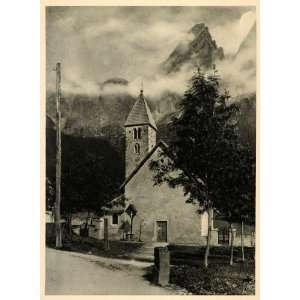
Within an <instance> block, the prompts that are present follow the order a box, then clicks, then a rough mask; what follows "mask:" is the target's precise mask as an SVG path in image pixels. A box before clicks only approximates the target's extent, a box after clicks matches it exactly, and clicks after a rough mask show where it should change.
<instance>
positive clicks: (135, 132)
mask: <svg viewBox="0 0 300 300" xmlns="http://www.w3.org/2000/svg"><path fill="white" fill-rule="evenodd" d="M141 137H142V129H141V128H133V139H134V140H140V139H141Z"/></svg>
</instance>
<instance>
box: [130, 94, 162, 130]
mask: <svg viewBox="0 0 300 300" xmlns="http://www.w3.org/2000/svg"><path fill="white" fill-rule="evenodd" d="M135 125H150V126H151V127H152V128H154V129H155V130H157V127H156V124H155V121H154V119H153V116H152V114H151V111H150V108H149V106H148V104H147V101H146V99H145V97H144V91H143V88H142V89H141V91H140V95H139V97H138V99H137V100H136V102H135V104H134V105H133V107H132V109H131V111H130V113H129V115H128V117H127V120H126V122H125V127H126V126H135Z"/></svg>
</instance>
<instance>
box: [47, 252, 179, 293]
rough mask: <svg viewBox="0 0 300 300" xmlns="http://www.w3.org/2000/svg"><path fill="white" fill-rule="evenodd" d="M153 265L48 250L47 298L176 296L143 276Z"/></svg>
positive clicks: (172, 290)
mask: <svg viewBox="0 0 300 300" xmlns="http://www.w3.org/2000/svg"><path fill="white" fill-rule="evenodd" d="M150 265H151V263H144V262H136V261H132V262H130V261H126V260H116V259H110V258H102V257H97V256H93V255H85V254H79V253H74V252H66V251H57V250H54V249H50V248H47V249H46V294H47V295H172V294H173V295H174V294H180V292H179V291H175V290H174V289H171V288H162V287H158V286H155V285H153V284H151V283H150V282H149V281H148V280H147V279H145V278H144V277H143V276H144V275H145V273H146V268H147V267H149V266H150Z"/></svg>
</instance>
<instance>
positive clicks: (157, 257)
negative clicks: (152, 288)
mask: <svg viewBox="0 0 300 300" xmlns="http://www.w3.org/2000/svg"><path fill="white" fill-rule="evenodd" d="M153 275H154V282H155V283H156V284H158V285H161V286H166V285H168V284H169V279H170V252H169V250H168V248H167V247H155V248H154V274H153Z"/></svg>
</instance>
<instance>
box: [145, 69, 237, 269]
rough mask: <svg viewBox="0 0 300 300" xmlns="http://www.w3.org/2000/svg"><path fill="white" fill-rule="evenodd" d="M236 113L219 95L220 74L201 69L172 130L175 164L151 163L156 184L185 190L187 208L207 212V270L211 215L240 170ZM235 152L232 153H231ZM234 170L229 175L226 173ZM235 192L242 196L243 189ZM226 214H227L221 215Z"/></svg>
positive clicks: (222, 94) (171, 152) (171, 151)
mask: <svg viewBox="0 0 300 300" xmlns="http://www.w3.org/2000/svg"><path fill="white" fill-rule="evenodd" d="M237 113H238V107H237V106H236V105H235V104H234V103H232V102H230V96H229V94H228V92H227V91H224V92H222V91H221V89H220V78H219V76H218V74H217V71H216V70H214V71H213V72H211V73H210V74H204V73H202V72H201V71H200V70H199V69H198V72H197V73H196V74H194V76H193V77H192V78H191V80H190V85H189V87H188V89H187V91H186V92H185V94H184V97H183V99H182V101H181V103H180V112H179V114H178V115H177V116H176V117H174V118H173V119H172V121H171V123H170V125H169V129H170V130H173V132H174V136H175V137H174V139H173V140H171V141H170V143H169V147H168V150H167V151H166V154H162V155H163V156H164V155H167V156H169V157H171V160H163V162H162V160H161V159H159V160H157V161H152V163H151V169H152V170H154V171H155V172H154V181H155V184H161V183H163V182H167V183H168V184H169V186H171V187H176V186H182V187H183V189H184V191H185V194H186V195H188V200H187V202H191V203H198V204H199V212H200V213H202V212H204V211H208V217H209V220H208V236H207V245H206V251H205V256H204V265H205V267H207V266H208V256H209V249H210V242H211V229H212V228H211V224H212V210H213V209H218V205H220V208H223V207H222V206H221V201H220V199H221V198H222V199H223V201H225V202H226V201H229V199H226V198H224V197H222V195H224V193H225V191H226V190H227V189H228V188H229V187H228V185H231V184H232V183H233V181H232V180H227V179H228V177H229V176H230V174H233V173H234V170H235V168H236V167H237V166H238V162H237V161H236V156H238V153H236V152H235V151H236V149H237V145H238V144H237V137H238V135H237V129H236V127H237V126H236V122H235V121H234V120H235V117H236V114H237ZM232 151H233V152H232ZM231 169H232V172H231V173H228V172H229V171H230V170H231ZM234 189H236V190H237V191H238V189H239V186H235V187H234ZM221 210H222V211H223V209H221Z"/></svg>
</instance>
